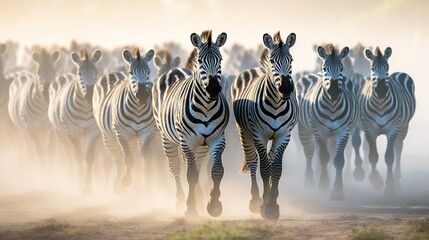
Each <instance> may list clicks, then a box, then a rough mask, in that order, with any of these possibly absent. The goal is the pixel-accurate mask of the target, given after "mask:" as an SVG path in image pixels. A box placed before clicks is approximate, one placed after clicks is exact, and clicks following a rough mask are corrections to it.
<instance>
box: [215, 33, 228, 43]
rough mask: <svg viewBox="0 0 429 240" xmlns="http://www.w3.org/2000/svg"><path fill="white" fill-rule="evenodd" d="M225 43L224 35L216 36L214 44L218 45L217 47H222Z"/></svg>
mask: <svg viewBox="0 0 429 240" xmlns="http://www.w3.org/2000/svg"><path fill="white" fill-rule="evenodd" d="M225 42H226V33H224V32H223V33H221V34H219V36H217V39H216V44H217V45H218V47H222V46H223V45H224V44H225Z"/></svg>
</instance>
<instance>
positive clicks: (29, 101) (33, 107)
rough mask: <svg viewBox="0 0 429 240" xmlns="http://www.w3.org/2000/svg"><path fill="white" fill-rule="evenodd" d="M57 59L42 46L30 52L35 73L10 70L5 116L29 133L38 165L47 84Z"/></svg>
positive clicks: (44, 129)
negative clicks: (40, 48) (10, 81)
mask: <svg viewBox="0 0 429 240" xmlns="http://www.w3.org/2000/svg"><path fill="white" fill-rule="evenodd" d="M58 58H59V52H58V51H55V52H54V53H53V54H49V53H48V52H47V51H46V50H44V49H42V50H41V52H34V53H33V54H32V59H33V61H34V62H36V64H37V70H36V71H37V73H36V75H34V74H33V73H31V72H29V71H27V70H20V71H18V72H14V73H13V74H11V76H12V78H13V80H12V83H11V85H10V87H9V103H8V111H9V117H10V119H11V121H12V123H13V124H14V126H16V128H17V129H20V130H22V131H24V132H25V134H29V137H30V139H31V141H32V142H31V145H32V146H34V147H35V150H36V151H37V156H38V157H39V158H40V159H41V160H42V165H44V164H45V163H46V162H45V161H44V160H45V157H46V151H47V149H46V148H47V142H46V140H47V139H48V135H47V134H49V130H50V124H49V120H48V106H49V84H50V83H51V82H52V81H53V80H54V78H55V76H56V68H55V62H56V61H57V60H58ZM42 167H43V168H44V167H45V166H42Z"/></svg>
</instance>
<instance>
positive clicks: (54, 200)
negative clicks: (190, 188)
mask: <svg viewBox="0 0 429 240" xmlns="http://www.w3.org/2000/svg"><path fill="white" fill-rule="evenodd" d="M314 196H316V195H314ZM309 199H310V198H309V197H308V195H307V197H306V198H305V199H298V198H297V199H290V200H288V201H287V202H285V203H283V204H282V203H281V206H282V215H281V219H280V220H278V221H264V220H262V219H261V217H260V216H257V215H251V214H250V213H248V214H247V213H244V214H237V215H233V214H232V215H231V214H230V215H226V216H222V217H221V218H220V219H219V220H218V219H213V218H210V217H208V216H206V215H205V214H203V216H201V217H200V219H199V220H187V219H184V218H183V215H182V214H181V213H176V212H173V211H170V210H167V208H165V207H159V208H158V207H153V208H152V207H147V205H150V204H151V203H150V202H148V200H147V198H144V197H141V196H138V195H132V194H131V195H127V196H125V197H115V196H98V197H80V196H73V195H71V194H64V193H59V192H55V191H42V190H41V191H33V192H28V193H22V194H10V195H2V196H0V239H165V238H167V237H171V236H172V235H173V234H175V233H178V232H185V231H187V230H190V229H194V228H197V227H198V226H201V225H203V224H205V223H207V222H210V221H220V222H222V223H225V226H228V225H234V224H245V225H246V224H248V225H249V224H250V225H252V226H258V227H261V228H262V229H268V230H267V233H266V234H267V235H264V238H272V239H285V238H287V239H310V238H317V239H347V238H348V237H349V236H350V235H351V234H352V231H353V229H358V230H359V229H364V228H371V227H375V228H379V229H383V231H385V232H386V233H388V234H389V235H391V236H395V237H397V238H399V237H404V236H407V222H408V221H409V220H413V219H418V218H422V217H428V216H429V192H426V193H424V194H420V195H414V196H402V197H398V199H396V200H386V199H382V198H380V199H378V200H368V199H367V200H357V201H348V202H343V203H335V202H329V201H323V200H322V201H320V200H319V201H317V200H315V199H313V200H309ZM171 203H173V202H171V201H170V202H169V201H167V202H166V205H165V206H168V205H171V206H174V203H173V204H171ZM255 237H256V238H258V236H255Z"/></svg>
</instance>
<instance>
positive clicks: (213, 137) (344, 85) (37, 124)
mask: <svg viewBox="0 0 429 240" xmlns="http://www.w3.org/2000/svg"><path fill="white" fill-rule="evenodd" d="M213 37H214V36H212V31H211V30H209V31H204V32H203V33H202V34H201V35H198V34H196V33H193V34H191V36H190V40H191V43H192V45H193V46H194V49H193V51H192V52H191V53H190V55H189V57H188V59H187V61H186V63H185V67H184V68H179V65H180V62H181V58H180V57H175V58H173V56H172V55H171V54H170V53H169V52H168V51H167V50H161V51H157V53H156V54H155V51H154V50H149V51H147V52H146V53H145V54H142V53H141V52H140V50H139V49H138V48H135V49H133V50H129V49H128V48H125V49H123V50H122V59H123V62H124V65H123V66H124V67H119V68H118V67H112V66H113V65H109V66H110V68H107V71H106V70H101V69H100V66H98V65H100V62H101V61H102V60H101V59H102V56H103V54H105V53H104V52H103V51H101V50H99V49H95V50H93V51H92V52H91V50H90V49H89V48H88V49H85V48H83V49H81V50H80V51H79V52H77V51H73V52H71V53H70V60H71V61H72V63H73V64H74V68H72V67H69V66H68V67H67V68H65V69H67V70H68V71H66V72H64V71H63V72H61V74H57V71H56V67H57V65H56V63H57V62H58V61H59V60H58V59H59V58H60V53H59V51H54V52H53V53H49V52H48V51H47V50H46V49H41V50H40V51H35V52H33V53H32V55H31V58H32V61H33V62H34V63H36V66H37V67H36V68H35V71H31V70H28V69H19V70H16V71H11V72H9V73H5V71H4V68H3V66H4V65H5V64H4V61H5V59H6V58H5V57H2V61H1V62H0V78H1V79H0V84H1V85H0V87H1V89H0V90H1V95H0V103H1V105H0V108H1V109H0V110H2V111H1V113H2V115H1V121H2V124H3V126H8V127H9V128H11V129H13V131H14V132H13V135H19V136H21V135H22V136H26V137H25V138H26V139H29V141H30V145H32V146H34V148H35V149H36V150H37V156H38V157H39V158H40V159H45V160H44V161H43V162H42V163H41V164H42V165H45V164H48V163H47V162H46V161H47V160H46V159H48V156H49V155H51V151H52V150H53V149H52V148H53V147H54V148H57V146H56V145H55V143H56V142H58V143H60V144H59V147H60V148H61V149H62V151H63V153H64V155H62V156H63V158H65V159H67V160H68V161H69V162H76V163H77V165H78V173H79V180H80V181H81V186H82V192H83V193H84V194H91V193H92V192H93V190H92V172H93V165H94V160H95V158H96V155H97V150H96V144H97V143H98V142H102V143H104V146H105V149H106V150H107V152H108V154H109V155H110V157H111V158H112V159H113V162H114V165H115V166H116V178H115V181H114V187H113V188H114V192H115V193H116V194H124V193H125V192H126V190H127V187H129V186H130V185H131V184H132V182H133V174H138V175H140V174H142V175H143V176H144V177H145V179H146V181H145V183H146V186H145V188H151V187H152V186H154V185H156V184H155V183H154V182H152V180H150V179H151V176H152V175H153V173H154V172H157V171H158V172H159V173H158V174H159V177H160V178H163V177H165V176H164V175H162V174H161V173H162V171H163V169H164V168H166V166H165V165H164V164H163V163H165V164H167V163H168V166H169V170H170V172H171V174H172V175H173V178H174V181H175V184H176V197H177V204H178V206H181V205H182V204H184V203H185V193H184V190H183V187H182V183H181V172H182V171H181V167H182V165H183V164H182V162H184V163H185V164H184V165H185V167H186V179H187V182H188V186H189V188H188V194H187V199H186V205H187V210H186V212H185V214H186V215H187V216H197V215H198V212H197V201H198V200H199V199H198V198H199V196H198V189H199V187H200V186H199V178H200V177H199V176H200V172H201V168H202V166H203V164H204V163H203V162H204V158H205V157H207V156H208V157H209V158H210V159H211V161H210V165H209V167H210V170H209V171H208V175H209V176H210V178H211V189H210V198H209V201H208V203H207V211H208V213H209V214H210V215H211V216H219V215H220V214H221V213H222V203H221V201H220V195H221V191H220V183H221V180H222V178H223V175H224V167H223V163H222V154H223V152H224V150H225V147H226V145H227V144H226V141H227V140H228V139H226V137H225V132H226V131H225V129H227V127H228V128H229V127H230V126H228V125H231V123H230V124H228V123H229V120H230V114H231V113H230V111H232V112H233V116H234V117H235V122H236V128H237V130H238V134H239V137H240V142H241V146H242V150H243V155H244V160H243V164H242V171H243V172H247V171H249V172H250V177H251V191H250V192H251V200H250V202H249V209H250V211H251V212H253V213H260V214H261V216H262V217H263V218H264V219H278V218H279V205H278V203H277V197H278V195H279V181H280V177H281V174H282V159H283V154H284V152H285V150H286V148H287V146H288V144H289V142H290V140H291V136H292V131H293V129H294V127H295V125H298V135H299V140H300V142H301V144H302V146H303V149H304V155H305V159H306V162H307V167H306V170H305V184H306V185H308V186H313V185H315V183H314V175H315V174H314V171H313V168H312V161H313V160H312V159H313V156H314V153H315V150H316V147H317V149H318V158H319V161H320V179H319V187H320V188H322V189H328V188H329V186H330V183H329V175H328V168H327V166H328V162H329V160H330V159H331V156H330V155H333V163H334V167H335V173H336V175H335V180H334V185H333V190H332V193H331V199H332V200H343V199H345V196H344V192H343V168H344V164H345V156H344V151H345V148H346V144H347V142H348V139H349V137H350V136H352V143H353V147H354V148H355V153H356V154H355V155H356V156H355V158H356V160H355V164H356V169H355V171H354V177H355V179H356V180H358V181H362V180H363V179H364V176H365V173H364V170H363V168H362V159H361V156H360V145H361V143H362V141H361V132H363V133H364V136H365V139H366V142H367V143H368V151H367V152H365V154H367V155H368V159H369V163H370V164H371V173H370V174H369V175H368V178H369V180H370V182H371V184H372V185H373V187H374V188H376V189H381V188H382V187H383V185H384V182H383V180H382V178H381V176H380V174H379V173H378V171H377V169H376V164H377V161H378V152H377V145H376V139H377V137H378V136H379V135H386V136H387V149H386V154H385V161H386V165H387V176H386V180H385V194H386V195H388V196H394V195H395V194H396V191H397V186H399V179H400V161H401V152H402V148H403V141H404V139H405V137H406V135H407V131H408V126H409V122H410V120H411V118H412V117H413V115H414V112H415V108H416V100H415V95H414V83H413V80H412V79H411V77H410V76H408V75H407V74H406V73H393V74H389V64H388V58H389V57H390V56H391V54H392V50H391V48H386V50H385V51H384V53H382V52H381V50H380V49H379V48H378V47H377V48H376V49H375V50H374V51H372V50H370V49H364V48H363V47H362V46H361V45H359V46H358V47H357V49H358V50H356V48H355V51H352V50H350V49H349V48H348V47H344V48H343V49H342V50H341V51H339V50H338V49H337V48H336V47H334V46H333V45H332V44H327V45H324V46H317V47H316V48H315V50H316V52H317V55H318V57H319V59H320V60H319V61H320V66H319V67H318V69H316V71H314V72H308V71H307V72H303V73H298V74H296V76H299V77H294V76H293V75H292V61H293V57H292V55H291V53H290V49H291V48H292V47H293V46H294V44H295V42H296V35H295V34H294V33H291V34H289V35H288V36H287V38H286V39H282V37H281V35H280V32H277V33H275V34H274V35H273V36H271V35H269V34H264V35H263V38H262V40H263V41H262V42H263V46H264V47H263V50H262V53H261V55H260V66H259V67H258V66H255V65H256V64H251V63H252V62H256V59H254V60H253V61H249V60H246V63H244V61H245V60H244V59H242V61H243V64H244V65H245V66H246V67H248V68H250V69H247V70H245V69H240V72H238V74H237V75H234V76H233V77H231V76H228V75H225V74H223V73H222V64H221V62H222V54H221V51H220V49H221V47H222V46H224V44H225V42H226V40H227V34H226V33H221V34H220V35H218V36H217V37H216V39H215V40H214V38H213ZM213 40H214V41H213ZM236 49H238V51H241V50H242V49H241V48H238V47H236ZM5 50H6V45H4V44H2V45H0V55H3V54H4V52H5ZM349 52H350V54H349ZM234 54H235V55H236V56H243V55H245V54H244V53H243V54H237V52H235V53H234ZM250 55H251V54H247V55H246V56H250ZM349 55H352V58H353V59H354V61H352V60H351V58H350V57H349ZM363 56H365V57H366V59H368V60H369V61H366V60H364V59H363ZM62 57H63V58H64V57H65V56H62ZM65 58H67V57H65ZM152 61H153V62H154V64H155V66H156V67H157V69H158V73H157V76H156V77H152V76H154V72H153V67H152V65H151V64H152ZM229 61H231V62H233V63H234V64H235V65H237V62H239V61H240V59H235V61H232V60H231V59H229ZM64 62H67V61H64ZM247 63H250V64H247ZM65 65H66V64H65ZM240 66H241V65H240ZM69 70H70V71H69ZM101 73H104V74H103V75H102V74H101ZM100 75H102V76H100ZM153 78H154V79H153ZM294 78H295V79H294ZM229 79H230V81H229ZM6 110H7V111H6ZM5 112H8V114H4V113H5ZM228 131H229V130H228ZM137 148H138V150H139V154H140V156H141V157H142V158H143V159H144V171H143V173H139V172H140V170H137V171H136V170H135V165H136V164H141V163H140V162H141V161H140V160H139V159H140V158H136V157H135V154H134V152H135V150H136V149H137ZM160 152H162V153H163V154H162V155H164V156H165V157H166V158H165V159H164V158H162V157H161V158H160ZM69 158H70V159H69ZM64 161H66V160H64ZM258 163H259V170H260V175H261V178H262V182H263V191H262V198H261V197H260V191H259V187H258V182H257V176H256V172H257V170H258ZM394 163H395V170H393V164H394ZM155 166H156V167H155ZM138 169H140V168H138ZM203 173H204V172H203ZM139 181H140V180H138V181H137V182H139Z"/></svg>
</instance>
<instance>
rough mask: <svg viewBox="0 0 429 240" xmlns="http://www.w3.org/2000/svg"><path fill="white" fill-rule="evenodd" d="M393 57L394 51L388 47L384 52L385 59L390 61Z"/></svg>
mask: <svg viewBox="0 0 429 240" xmlns="http://www.w3.org/2000/svg"><path fill="white" fill-rule="evenodd" d="M391 55H392V49H391V48H390V47H387V48H386V50H384V57H385V58H386V59H388V58H389V57H390V56H391Z"/></svg>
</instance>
